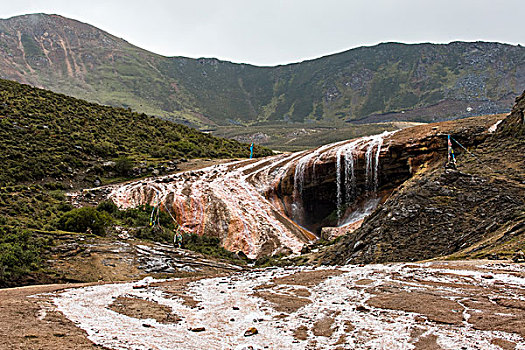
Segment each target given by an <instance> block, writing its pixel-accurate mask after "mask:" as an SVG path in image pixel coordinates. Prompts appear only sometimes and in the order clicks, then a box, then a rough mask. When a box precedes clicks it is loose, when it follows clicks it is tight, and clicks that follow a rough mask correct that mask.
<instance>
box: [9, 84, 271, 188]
mask: <svg viewBox="0 0 525 350" xmlns="http://www.w3.org/2000/svg"><path fill="white" fill-rule="evenodd" d="M0 126H1V127H0V144H1V148H2V150H3V151H2V153H1V154H0V162H1V163H2V169H1V170H0V186H6V185H13V184H17V183H21V182H28V181H38V180H44V179H47V180H53V181H63V180H64V179H70V180H71V181H75V180H78V179H79V178H80V177H85V176H87V177H88V179H89V178H90V177H91V178H93V177H94V176H96V175H99V176H104V172H105V169H104V168H105V165H104V164H107V162H108V161H110V162H111V161H114V162H115V163H116V164H115V165H114V166H117V164H120V165H122V166H128V167H132V166H134V165H136V164H139V163H140V162H146V163H148V164H157V163H161V162H163V161H166V160H169V159H176V158H204V157H205V158H231V157H248V156H249V153H250V151H249V147H248V145H245V144H241V143H239V142H236V141H233V140H227V139H221V138H216V137H213V136H211V135H209V134H203V133H201V132H199V131H197V130H195V129H192V128H190V127H187V126H184V125H180V124H175V123H172V122H169V121H164V120H161V119H158V118H154V117H150V116H147V115H146V114H138V113H135V112H131V111H130V110H128V109H123V108H114V107H106V106H100V105H96V104H93V103H89V102H86V101H83V100H79V99H75V98H72V97H68V96H65V95H60V94H56V93H53V92H50V91H46V90H41V89H37V88H33V87H30V86H28V85H22V84H19V83H15V82H11V81H7V80H0ZM270 153H271V151H269V150H267V149H263V148H259V147H256V148H255V155H256V156H258V155H268V154H270ZM123 159H124V160H126V161H127V163H128V164H125V163H126V162H124V161H123ZM106 167H107V166H106ZM87 169H91V171H90V172H88V174H87V175H86V171H87ZM113 170H115V171H114V172H115V173H116V174H115V175H126V174H123V173H125V172H126V171H125V170H126V169H120V174H119V169H113Z"/></svg>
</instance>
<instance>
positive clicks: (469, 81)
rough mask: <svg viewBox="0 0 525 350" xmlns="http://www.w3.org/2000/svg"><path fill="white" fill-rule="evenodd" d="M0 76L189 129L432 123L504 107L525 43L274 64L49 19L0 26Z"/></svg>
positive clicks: (402, 48)
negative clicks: (143, 44)
mask: <svg viewBox="0 0 525 350" xmlns="http://www.w3.org/2000/svg"><path fill="white" fill-rule="evenodd" d="M0 74H1V76H2V77H3V78H8V79H13V80H17V81H20V82H24V83H29V84H32V85H36V86H40V87H45V88H48V89H51V90H54V91H58V92H63V93H68V94H71V95H74V96H76V97H80V98H85V99H88V100H90V101H94V102H98V103H102V104H109V105H115V106H123V107H131V108H133V109H134V110H137V111H141V112H145V113H149V114H155V115H158V116H162V117H166V118H172V119H178V120H184V121H186V122H190V123H193V124H194V125H198V126H214V125H230V124H237V123H241V124H254V123H259V124H260V123H272V124H275V123H288V122H304V121H311V122H315V121H320V122H331V123H333V122H335V121H352V122H356V121H358V122H361V123H363V122H377V121H391V120H409V121H440V120H446V119H454V118H458V117H463V116H472V115H481V114H489V113H499V112H504V111H507V110H508V106H509V105H511V104H512V100H513V98H514V96H515V95H517V94H519V93H520V92H521V91H523V89H524V88H525V48H523V47H521V46H512V45H506V44H499V43H486V42H475V43H465V42H454V43H451V44H447V45H436V44H418V45H405V44H397V43H386V44H380V45H377V46H373V47H360V48H356V49H352V50H349V51H345V52H342V53H339V54H336V55H331V56H326V57H322V58H319V59H315V60H311V61H305V62H301V63H297V64H290V65H284V66H277V67H256V66H252V65H247V64H234V63H230V62H224V61H220V60H217V59H191V58H183V57H171V58H168V57H163V56H160V55H156V54H153V53H150V52H148V51H145V50H142V49H140V48H138V47H135V46H133V45H131V44H129V43H128V42H126V41H125V40H123V39H119V38H117V37H114V36H112V35H110V34H108V33H106V32H104V31H102V30H99V29H97V28H95V27H93V26H90V25H88V24H84V23H81V22H78V21H75V20H71V19H67V18H64V17H61V16H57V15H44V14H35V15H26V16H19V17H13V18H10V19H7V20H0Z"/></svg>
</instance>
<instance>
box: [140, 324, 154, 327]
mask: <svg viewBox="0 0 525 350" xmlns="http://www.w3.org/2000/svg"><path fill="white" fill-rule="evenodd" d="M142 327H146V328H155V327H153V326H152V325H150V324H149V323H143V324H142Z"/></svg>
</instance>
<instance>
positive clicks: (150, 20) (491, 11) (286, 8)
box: [0, 0, 525, 65]
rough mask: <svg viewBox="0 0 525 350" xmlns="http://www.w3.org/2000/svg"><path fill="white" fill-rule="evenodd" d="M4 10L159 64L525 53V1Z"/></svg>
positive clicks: (295, 0) (233, 2)
mask: <svg viewBox="0 0 525 350" xmlns="http://www.w3.org/2000/svg"><path fill="white" fill-rule="evenodd" d="M0 1H1V2H0V4H1V6H0V18H9V17H12V16H15V15H21V14H27V13H37V12H44V13H56V14H60V15H63V16H66V17H70V18H74V19H77V20H80V21H82V22H87V23H89V24H92V25H94V26H96V27H99V28H101V29H103V30H105V31H107V32H109V33H111V34H114V35H116V36H119V37H121V38H124V39H126V40H127V41H129V42H131V43H132V44H135V45H137V46H139V47H142V48H144V49H147V50H149V51H153V52H155V53H158V54H161V55H166V56H187V57H195V58H196V57H216V58H220V59H224V60H229V61H233V62H243V63H252V64H257V65H276V64H284V63H290V62H299V61H302V60H305V59H310V58H316V57H321V56H324V55H327V54H330V53H335V52H340V51H344V50H347V49H350V48H353V47H358V46H363V45H373V44H377V43H380V42H386V41H397V42H404V43H419V42H433V43H446V42H450V41H454V40H465V41H476V40H484V41H499V42H505V43H511V44H522V45H524V44H525V29H524V18H525V17H524V16H525V0H127V1H111V0H87V1H74V0H33V1H31V0H12V1H10V0H0Z"/></svg>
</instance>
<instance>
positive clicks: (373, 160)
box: [365, 132, 390, 192]
mask: <svg viewBox="0 0 525 350" xmlns="http://www.w3.org/2000/svg"><path fill="white" fill-rule="evenodd" d="M388 134H390V133H388V132H384V133H382V134H379V135H374V136H372V137H371V138H370V140H369V141H368V144H367V149H366V153H365V164H366V165H365V169H366V173H365V184H366V190H367V191H368V192H376V191H377V189H378V187H379V171H378V170H379V153H380V152H381V146H382V145H383V138H384V137H385V136H386V135H388ZM374 148H375V150H376V152H375V154H374Z"/></svg>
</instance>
